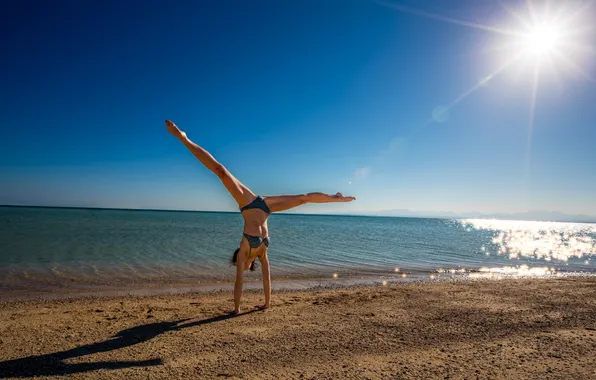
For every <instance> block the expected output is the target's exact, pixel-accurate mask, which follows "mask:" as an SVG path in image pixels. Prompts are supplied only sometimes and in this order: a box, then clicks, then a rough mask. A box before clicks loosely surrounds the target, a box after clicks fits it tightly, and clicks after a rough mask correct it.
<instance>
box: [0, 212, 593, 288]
mask: <svg viewBox="0 0 596 380" xmlns="http://www.w3.org/2000/svg"><path fill="white" fill-rule="evenodd" d="M269 229H270V236H271V240H272V242H271V247H270V249H269V257H270V261H271V264H272V276H273V278H274V279H275V278H279V279H280V278H304V277H321V278H331V277H333V275H334V274H336V275H337V276H338V277H346V276H389V277H392V276H393V277H401V276H402V275H404V274H405V275H406V276H408V275H410V274H413V273H427V274H437V275H440V274H442V273H453V272H456V273H460V272H466V273H470V272H471V273H519V272H524V273H534V272H535V273H553V272H595V271H596V265H595V264H596V260H594V259H595V258H596V224H587V223H551V222H519V221H496V220H493V221H489V220H446V219H418V218H387V217H357V216H315V215H283V214H274V215H272V216H271V217H270V219H269ZM241 232H242V217H241V215H240V214H238V213H212V212H175V211H134V210H97V209H60V208H21V207H0V290H1V289H5V290H6V289H15V288H20V289H26V288H27V286H34V285H35V286H45V285H48V286H50V285H53V284H69V283H70V284H79V285H80V284H82V285H85V286H92V285H93V284H116V283H117V284H122V283H138V282H151V281H158V280H160V281H161V280H172V281H174V280H184V281H196V282H209V281H232V280H233V276H234V269H233V268H232V267H231V266H230V263H229V260H230V257H231V255H232V253H233V251H234V249H235V248H237V247H238V243H239V241H240V238H241ZM249 276H253V277H254V278H255V279H256V278H258V276H259V273H258V272H257V273H249Z"/></svg>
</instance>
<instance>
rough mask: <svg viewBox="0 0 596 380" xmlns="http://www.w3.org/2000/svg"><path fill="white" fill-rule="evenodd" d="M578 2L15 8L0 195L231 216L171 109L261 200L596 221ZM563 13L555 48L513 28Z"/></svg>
mask: <svg viewBox="0 0 596 380" xmlns="http://www.w3.org/2000/svg"><path fill="white" fill-rule="evenodd" d="M582 3H588V2H581V1H573V2H568V3H565V2H562V1H561V2H553V3H552V4H554V5H552V7H551V8H552V9H554V10H552V11H551V12H550V13H549V14H546V13H540V12H539V11H537V10H535V9H528V7H527V6H526V5H525V4H526V1H525V0H524V1H501V2H498V1H496V0H495V1H492V0H483V1H477V0H457V1H455V0H454V1H442V0H436V1H430V0H425V1H414V0H403V1H386V2H380V1H371V0H361V1H355V0H329V1H319V0H316V1H315V0H300V1H275V0H271V1H250V2H247V1H226V0H220V1H211V2H206V1H202V2H199V1H190V0H188V1H173V2H171V1H141V0H137V1H121V0H119V1H114V0H107V1H106V0H102V1H91V0H85V1H79V0H72V1H66V0H56V1H52V2H49V1H26V0H23V1H12V2H8V3H4V4H3V6H2V11H1V12H0V41H1V42H0V43H1V46H2V49H1V51H2V56H1V57H0V104H1V108H0V125H1V126H2V136H1V137H0V178H1V180H0V181H1V182H0V204H15V205H17V204H25V205H56V206H84V207H124V208H155V209H187V210H236V206H235V203H234V202H233V200H232V198H231V197H230V196H229V195H228V194H227V193H226V191H225V189H224V187H223V186H222V185H221V184H220V183H219V181H218V179H217V178H216V177H215V176H214V175H213V174H211V173H210V172H209V171H208V170H206V169H205V168H204V167H202V166H201V165H200V163H199V162H198V161H196V160H195V159H194V157H192V155H191V154H190V153H189V152H188V151H187V150H186V149H185V148H184V146H183V145H182V144H180V143H179V142H178V141H177V140H175V139H174V138H173V137H171V136H170V135H168V134H167V132H166V128H165V125H164V119H172V120H173V121H174V122H176V123H177V124H178V125H179V126H180V127H181V128H182V129H184V130H185V131H186V132H187V133H188V136H189V137H190V138H191V139H192V140H194V141H195V142H197V143H198V144H200V145H202V146H204V147H205V148H206V149H207V150H209V151H210V152H211V153H212V154H213V155H214V156H215V157H216V158H217V159H219V160H220V161H221V162H222V163H223V164H224V165H226V166H227V167H228V168H229V169H230V170H231V171H232V172H233V173H234V174H235V175H236V177H238V178H239V179H240V180H242V181H243V182H245V183H246V184H247V185H248V186H249V187H250V188H251V189H252V190H253V191H254V192H256V193H258V194H262V195H273V194H286V193H290V194H291V193H302V192H309V191H323V192H330V193H335V192H337V191H341V192H343V193H344V194H346V195H353V196H356V197H357V198H358V200H357V201H356V202H353V203H351V204H335V205H316V206H312V207H311V206H310V205H309V206H305V207H304V208H302V209H300V210H299V211H303V212H321V213H331V212H338V211H341V212H353V213H358V212H369V211H377V210H388V209H410V210H418V211H455V212H467V211H478V212H523V211H526V210H538V209H540V210H548V211H560V212H565V213H582V214H589V215H596V167H595V164H596V145H595V144H596V124H595V120H596V107H595V105H596V81H595V80H594V78H596V67H595V65H594V61H596V54H595V50H594V35H595V34H596V31H595V30H594V29H590V27H592V28H593V22H591V21H590V20H592V21H593V20H594V19H596V14H595V6H594V5H590V6H587V7H584V8H581V9H579V6H580V5H581V4H582ZM592 3H594V2H592ZM537 8H538V7H537ZM532 12H533V13H532ZM530 13H531V14H533V15H534V18H532V17H531V16H530ZM545 15H546V16H545ZM549 15H550V16H549ZM552 15H558V16H557V17H558V18H557V19H556V20H560V19H562V17H563V16H565V17H567V16H568V17H567V18H566V20H568V21H567V22H566V23H565V24H561V25H559V24H560V23H559V24H557V28H558V29H557V30H556V33H555V32H552V33H551V32H548V31H545V32H543V33H542V37H539V38H538V40H540V39H541V38H545V39H548V38H547V37H548V36H546V35H547V34H549V33H551V34H553V33H555V34H556V38H557V41H556V44H557V46H556V47H557V49H558V50H557V51H558V52H559V53H556V52H554V48H553V47H552V46H550V45H554V42H553V43H551V42H550V41H542V42H540V41H534V40H533V41H534V42H531V43H529V44H530V45H531V46H529V45H528V42H527V41H526V40H525V39H524V40H523V41H522V42H520V40H519V38H521V37H519V36H518V34H519V33H517V34H516V33H511V30H514V31H523V30H524V29H523V22H524V21H526V22H527V23H529V24H532V23H534V22H542V21H544V20H546V21H544V24H549V23H551V21H550V20H551V18H552V17H551V16H552ZM561 15H562V16H561ZM549 17H550V18H549ZM536 20H538V21H536ZM569 20H570V21H569ZM461 21H465V22H461ZM557 22H558V21H557ZM552 23H555V22H554V21H553V22H552ZM483 25H484V26H483ZM485 26H486V27H485ZM547 26H548V25H547ZM566 28H567V29H566ZM571 28H572V29H573V30H571ZM532 30H533V29H532ZM503 31H505V32H506V33H502V32H503ZM532 33H533V32H532ZM570 33H571V34H570ZM568 34H570V35H568ZM545 36H546V37H545ZM549 36H550V35H549ZM551 37H552V36H551ZM512 38H513V39H515V38H517V39H518V40H517V41H514V43H517V45H516V46H514V47H510V48H509V49H503V48H502V47H503V46H504V44H509V43H511V41H512V40H511V39H512ZM553 38H554V37H553ZM539 43H541V44H542V45H540V46H543V45H544V46H543V47H542V48H541V49H542V51H541V52H540V54H541V55H540V56H539V57H538V55H537V54H538V53H536V54H534V52H530V53H529V56H530V57H529V58H528V54H525V55H524V56H523V57H522V58H521V59H519V60H516V61H514V62H513V63H511V64H509V65H506V64H507V62H508V60H509V58H511V57H512V56H513V55H515V54H514V53H515V52H516V51H518V50H520V48H519V46H522V47H523V48H522V49H521V50H524V49H525V50H528V49H530V50H532V49H534V47H535V46H537V44H539ZM532 44H533V45H532ZM507 46H510V45H507ZM551 48H552V49H551ZM566 49H567V50H566ZM551 50H553V51H551ZM524 53H528V52H526V51H524ZM555 53H556V54H555ZM533 54H534V55H533ZM538 64H540V65H541V66H540V67H541V70H540V71H539V76H538V77H536V76H535V73H536V72H537V71H536V70H535V69H536V67H537V65H538ZM503 65H506V67H505V69H503V70H501V71H498V69H499V68H501V67H503ZM495 71H498V72H497V74H496V75H494V76H492V77H488V76H489V75H490V74H491V73H494V72H495ZM487 78H488V79H487ZM536 78H538V79H539V80H538V81H535V79H536ZM535 83H537V84H538V85H537V86H536V87H535V86H534V84H535ZM470 90H472V91H470ZM533 99H534V100H535V107H534V108H533V107H532V104H533V101H532V100H533ZM532 109H534V112H533V113H532V112H531V110H532ZM532 115H533V116H532ZM531 126H532V127H531ZM530 127H531V129H530ZM530 130H531V132H529V131H530Z"/></svg>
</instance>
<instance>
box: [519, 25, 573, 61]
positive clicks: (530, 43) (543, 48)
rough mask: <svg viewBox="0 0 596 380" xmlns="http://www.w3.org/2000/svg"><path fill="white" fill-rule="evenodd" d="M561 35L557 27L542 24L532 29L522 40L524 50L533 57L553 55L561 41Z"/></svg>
mask: <svg viewBox="0 0 596 380" xmlns="http://www.w3.org/2000/svg"><path fill="white" fill-rule="evenodd" d="M562 36H563V33H562V31H561V28H560V26H559V25H557V24H555V23H553V22H543V23H540V24H538V25H535V26H534V27H532V28H531V29H530V31H529V33H528V34H527V35H525V38H524V41H523V42H524V44H523V45H524V49H526V50H527V51H528V52H529V53H531V54H532V55H533V56H535V57H542V56H544V55H547V54H549V55H550V54H553V53H555V52H556V49H557V47H558V45H559V43H561V42H562V41H561V40H562Z"/></svg>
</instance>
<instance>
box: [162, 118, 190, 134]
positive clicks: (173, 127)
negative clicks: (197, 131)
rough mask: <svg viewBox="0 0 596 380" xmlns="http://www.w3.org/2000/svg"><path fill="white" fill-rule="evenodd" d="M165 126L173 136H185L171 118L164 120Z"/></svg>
mask: <svg viewBox="0 0 596 380" xmlns="http://www.w3.org/2000/svg"><path fill="white" fill-rule="evenodd" d="M166 127H168V132H170V133H171V134H172V135H174V136H175V137H182V136H186V133H184V132H182V131H181V130H180V128H178V126H177V125H176V124H174V122H172V121H171V120H166Z"/></svg>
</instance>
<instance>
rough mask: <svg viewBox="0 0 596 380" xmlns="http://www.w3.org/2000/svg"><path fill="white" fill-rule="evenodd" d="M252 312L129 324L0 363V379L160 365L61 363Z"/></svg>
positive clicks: (158, 361) (148, 362)
mask: <svg viewBox="0 0 596 380" xmlns="http://www.w3.org/2000/svg"><path fill="white" fill-rule="evenodd" d="M255 311H257V310H251V311H248V312H245V313H242V314H238V315H236V314H224V315H220V316H217V317H212V318H208V319H203V320H200V321H195V322H189V321H190V318H186V319H181V320H178V321H173V322H158V323H150V324H146V325H140V326H136V327H132V328H130V329H126V330H122V331H120V332H119V333H118V334H116V335H114V336H113V337H111V338H110V339H108V340H105V341H103V342H98V343H92V344H88V345H85V346H80V347H76V348H73V349H70V350H66V351H60V352H55V353H52V354H45V355H36V356H28V357H25V358H22V359H14V360H7V361H4V362H0V378H4V377H33V376H55V375H67V374H73V373H81V372H87V371H94V370H98V369H122V368H131V367H147V366H156V365H160V364H162V360H161V359H159V358H156V359H149V360H142V361H106V362H94V363H79V364H68V363H64V360H66V359H71V358H76V357H79V356H85V355H91V354H96V353H100V352H108V351H112V350H118V349H121V348H124V347H129V346H133V345H135V344H138V343H142V342H146V341H148V340H150V339H153V338H155V337H156V336H158V335H159V334H163V333H165V332H168V331H177V330H182V329H184V328H187V327H194V326H200V325H205V324H208V323H213V322H220V321H224V320H226V319H230V318H234V317H239V316H242V315H246V314H250V313H254V312H255Z"/></svg>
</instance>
